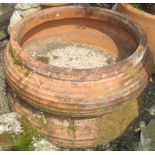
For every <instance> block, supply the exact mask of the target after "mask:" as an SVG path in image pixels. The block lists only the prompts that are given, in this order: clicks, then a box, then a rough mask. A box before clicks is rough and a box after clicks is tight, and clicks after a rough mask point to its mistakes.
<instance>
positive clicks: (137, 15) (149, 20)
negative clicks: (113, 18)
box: [117, 4, 155, 63]
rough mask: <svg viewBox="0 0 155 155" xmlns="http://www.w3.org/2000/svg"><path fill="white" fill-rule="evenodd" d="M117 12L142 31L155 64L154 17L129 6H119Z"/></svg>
mask: <svg viewBox="0 0 155 155" xmlns="http://www.w3.org/2000/svg"><path fill="white" fill-rule="evenodd" d="M117 11H118V12H120V13H122V14H123V15H125V16H126V17H129V18H130V19H132V20H134V21H135V22H137V23H138V24H139V25H140V26H141V27H142V28H143V29H144V31H145V32H146V34H147V40H148V45H149V47H150V49H151V52H152V55H153V59H154V63H155V37H154V36H155V31H154V27H155V15H152V14H149V13H146V12H144V11H142V10H140V9H136V8H134V7H132V6H131V5H129V4H119V5H118V8H117Z"/></svg>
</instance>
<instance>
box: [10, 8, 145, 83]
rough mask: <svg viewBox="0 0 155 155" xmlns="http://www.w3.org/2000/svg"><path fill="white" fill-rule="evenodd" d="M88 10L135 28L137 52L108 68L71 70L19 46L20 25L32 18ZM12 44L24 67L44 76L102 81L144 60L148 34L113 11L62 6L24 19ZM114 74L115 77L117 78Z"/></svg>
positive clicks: (12, 33)
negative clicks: (35, 55)
mask: <svg viewBox="0 0 155 155" xmlns="http://www.w3.org/2000/svg"><path fill="white" fill-rule="evenodd" d="M86 8H87V9H89V10H91V11H93V10H95V9H97V11H98V12H99V13H106V14H108V15H110V16H111V17H112V18H115V19H117V20H118V21H121V23H123V24H126V25H127V24H130V27H133V28H132V29H134V30H135V31H136V32H137V33H138V35H139V38H140V40H139V43H138V45H137V48H136V50H135V51H134V52H133V53H132V54H131V55H130V56H129V57H127V58H124V59H122V60H120V61H119V62H116V63H115V64H110V65H107V66H103V67H97V68H88V69H74V68H73V69H71V68H63V67H58V66H52V65H49V64H45V63H42V62H41V61H39V60H36V59H34V58H32V57H31V56H29V55H28V54H27V53H26V52H25V51H24V50H23V49H22V47H21V46H20V45H19V42H18V41H17V39H16V37H17V35H18V33H17V32H18V30H19V29H20V25H21V24H22V23H23V22H26V21H27V20H28V19H30V18H31V19H34V18H35V17H38V16H42V15H45V14H50V13H51V12H52V11H55V10H65V9H67V10H68V9H86ZM95 11H96V10H95ZM10 43H11V48H13V49H15V52H16V53H17V54H19V57H20V59H21V60H22V62H23V65H24V66H26V67H27V68H29V69H30V70H34V71H35V72H37V73H39V74H42V75H44V76H49V77H52V78H55V79H63V80H67V81H95V80H101V79H104V78H106V77H108V76H109V73H112V72H114V71H117V75H118V74H120V73H122V72H123V71H125V70H126V68H128V67H129V66H131V67H132V66H133V67H134V66H135V64H137V63H139V62H140V61H141V60H142V59H143V56H144V55H145V53H146V52H147V50H146V49H147V39H146V34H144V32H143V31H142V29H141V28H140V27H139V26H138V25H136V24H135V23H134V22H133V21H132V20H130V19H128V18H126V17H124V16H123V15H120V14H119V13H117V12H114V11H112V10H108V9H103V8H98V7H86V6H62V7H56V8H49V9H45V10H42V11H39V12H37V13H32V14H31V15H28V16H26V17H24V18H23V19H22V20H21V21H19V22H18V23H17V24H16V25H15V26H14V27H13V28H12V30H11V33H10ZM135 60H137V61H135ZM118 69H119V70H118ZM97 74H98V75H97ZM114 74H115V73H114ZM114 74H113V76H115V75H114Z"/></svg>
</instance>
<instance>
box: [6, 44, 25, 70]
mask: <svg viewBox="0 0 155 155" xmlns="http://www.w3.org/2000/svg"><path fill="white" fill-rule="evenodd" d="M9 52H10V54H11V56H12V59H13V62H14V64H17V65H19V66H22V67H23V62H22V60H21V59H20V56H19V54H17V53H16V52H15V50H14V49H13V48H11V47H10V48H9Z"/></svg>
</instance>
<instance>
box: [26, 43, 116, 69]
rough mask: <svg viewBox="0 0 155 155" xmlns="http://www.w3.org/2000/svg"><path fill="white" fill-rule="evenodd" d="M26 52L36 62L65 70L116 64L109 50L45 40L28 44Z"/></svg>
mask: <svg viewBox="0 0 155 155" xmlns="http://www.w3.org/2000/svg"><path fill="white" fill-rule="evenodd" d="M24 50H25V51H27V52H28V54H29V55H30V56H32V57H33V58H35V59H36V60H39V61H42V62H43V63H46V64H50V65H53V66H58V67H63V68H75V69H88V68H96V67H102V66H106V65H109V64H113V63H115V62H116V58H115V57H113V56H112V55H111V54H110V53H109V52H108V50H106V49H103V48H100V47H96V46H92V45H88V44H81V43H68V42H60V41H51V42H49V40H44V41H37V42H35V43H33V44H28V45H26V47H24Z"/></svg>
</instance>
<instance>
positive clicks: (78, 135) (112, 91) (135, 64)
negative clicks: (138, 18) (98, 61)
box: [4, 6, 152, 148]
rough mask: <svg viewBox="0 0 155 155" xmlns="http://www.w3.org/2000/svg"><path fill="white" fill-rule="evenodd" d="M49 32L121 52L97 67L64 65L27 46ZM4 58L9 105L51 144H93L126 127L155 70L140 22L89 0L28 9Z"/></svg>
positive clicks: (109, 139) (135, 113)
mask: <svg viewBox="0 0 155 155" xmlns="http://www.w3.org/2000/svg"><path fill="white" fill-rule="evenodd" d="M52 37H53V39H59V40H61V41H62V42H71V43H72V42H79V43H87V44H91V45H95V46H100V47H102V48H105V49H107V50H108V51H110V52H111V54H112V55H113V56H114V57H117V58H119V59H121V60H120V61H119V62H117V63H116V64H111V65H108V66H105V67H100V68H91V69H73V68H72V69H71V68H60V67H57V66H52V65H49V64H45V63H43V62H41V61H38V60H35V59H34V58H32V57H31V56H30V55H28V53H27V52H26V51H25V50H24V48H25V47H28V46H29V45H31V44H35V43H37V41H38V40H43V41H44V39H45V38H46V39H48V38H50V39H51V38H52ZM4 60H5V72H6V79H7V83H8V84H9V86H10V87H11V89H12V90H13V93H12V94H13V95H9V100H10V104H11V106H12V109H13V110H14V111H17V112H19V113H21V114H22V115H23V116H25V117H26V118H27V119H28V120H29V121H30V122H31V123H32V124H33V125H34V126H35V127H36V128H37V129H38V130H39V131H40V132H42V133H44V134H45V135H46V136H47V138H48V139H50V140H51V141H52V142H53V143H54V144H57V145H59V146H62V147H69V148H86V147H95V146H97V145H100V144H103V143H104V144H105V143H107V142H109V141H111V140H112V139H114V138H116V137H118V136H120V135H121V134H123V132H125V130H126V129H127V127H128V126H129V125H130V123H132V122H133V121H134V119H135V118H136V117H137V116H138V113H139V108H140V106H139V105H140V102H139V99H138V97H139V96H140V94H141V93H142V92H143V90H144V88H145V87H146V85H147V83H148V80H149V78H150V75H151V71H152V57H151V54H150V51H149V49H148V48H147V41H146V38H145V35H144V34H143V32H142V31H141V29H140V28H139V27H138V26H136V25H135V24H134V23H133V22H131V21H130V20H128V19H126V18H125V17H123V16H121V15H119V14H117V13H114V12H112V11H109V10H106V9H99V8H91V7H89V8H87V7H77V6H65V7H61V8H55V9H54V8H53V9H46V10H43V11H40V12H38V13H35V14H32V15H30V16H27V17H25V18H24V19H23V20H22V21H21V22H19V23H18V24H17V25H16V26H15V27H14V28H13V29H12V32H11V38H10V44H9V45H8V47H7V49H6V52H5V58H4ZM11 96H12V97H11ZM40 113H41V116H40ZM37 115H39V116H37ZM42 116H43V117H42ZM40 117H41V120H40ZM42 118H43V120H44V122H43V121H42Z"/></svg>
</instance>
